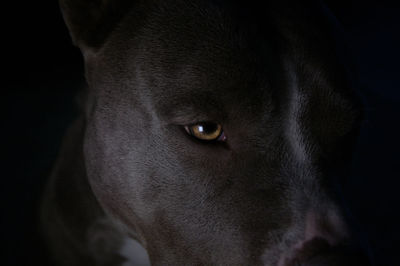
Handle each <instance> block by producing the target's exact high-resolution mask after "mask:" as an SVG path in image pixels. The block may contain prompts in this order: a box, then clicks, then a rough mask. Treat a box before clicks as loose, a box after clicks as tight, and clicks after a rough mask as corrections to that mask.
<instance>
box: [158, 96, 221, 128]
mask: <svg viewBox="0 0 400 266" xmlns="http://www.w3.org/2000/svg"><path fill="white" fill-rule="evenodd" d="M157 113H158V115H159V117H160V118H161V119H162V120H164V121H167V122H168V123H173V124H179V125H186V124H190V123H195V122H199V121H217V122H223V120H224V119H225V118H226V113H225V112H224V111H223V105H222V103H221V101H220V100H219V99H217V98H216V97H208V96H197V97H196V96H192V97H174V98H173V99H171V100H170V101H168V102H167V103H162V104H159V105H158V106H157Z"/></svg>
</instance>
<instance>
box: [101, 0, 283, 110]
mask: <svg viewBox="0 0 400 266" xmlns="http://www.w3.org/2000/svg"><path fill="white" fill-rule="evenodd" d="M163 3H164V2H162V1H160V2H157V3H155V4H153V5H149V6H147V7H146V8H145V11H144V10H140V9H138V10H132V13H130V14H128V15H127V16H126V18H125V19H124V21H123V23H122V24H121V27H120V28H119V29H117V32H116V34H114V36H112V37H111V38H110V40H109V41H108V43H107V44H106V46H105V48H104V58H105V59H104V60H105V61H107V62H111V63H117V64H119V65H120V67H119V68H118V69H119V72H118V73H116V75H119V76H123V77H122V78H121V80H126V79H129V78H130V77H131V78H135V79H136V80H137V81H140V82H142V83H145V84H146V86H147V87H148V88H149V90H150V91H151V93H153V94H157V93H158V94H159V95H157V96H156V97H153V98H157V99H161V98H165V97H167V96H168V97H169V96H171V97H172V96H176V95H177V96H179V97H181V98H184V97H187V98H193V96H196V95H198V96H199V97H200V96H202V97H203V98H208V100H209V101H210V102H211V100H215V101H217V100H218V99H220V98H223V97H228V96H232V97H237V98H240V97H244V96H246V98H250V97H251V95H254V97H261V96H262V95H265V94H266V93H268V88H270V87H271V82H272V79H273V78H274V77H275V76H276V75H274V72H276V71H277V69H278V68H279V66H278V65H279V61H280V60H279V58H278V57H279V54H280V53H279V52H277V49H279V48H278V45H277V34H275V33H274V31H273V29H272V28H271V27H269V25H270V23H269V22H268V16H267V13H268V10H267V9H265V10H258V11H257V12H259V13H264V14H265V16H260V17H252V16H251V15H252V14H253V13H254V10H253V9H252V10H242V9H240V8H239V7H238V6H235V5H232V4H230V5H227V4H226V3H222V2H220V1H177V2H176V4H174V5H171V4H169V5H168V4H166V3H165V4H163ZM141 14H146V15H145V16H144V15H143V16H142V17H140V15H141ZM259 20H263V21H262V22H260V21H259ZM116 50H118V51H119V52H118V53H116V52H115V51H116ZM233 95H235V96H233ZM175 98H176V97H175ZM242 99H243V98H242ZM178 102H179V101H178ZM253 102H254V101H253ZM216 105H218V104H217V103H216Z"/></svg>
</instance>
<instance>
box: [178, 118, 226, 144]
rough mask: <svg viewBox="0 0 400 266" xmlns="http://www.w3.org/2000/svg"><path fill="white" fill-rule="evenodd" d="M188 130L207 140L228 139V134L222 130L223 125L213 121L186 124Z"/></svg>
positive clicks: (191, 133)
mask: <svg viewBox="0 0 400 266" xmlns="http://www.w3.org/2000/svg"><path fill="white" fill-rule="evenodd" d="M185 130H186V132H187V133H188V134H189V135H191V136H193V137H195V138H197V139H199V140H205V141H226V136H225V134H224V131H223V130H222V126H221V125H220V124H217V123H213V122H201V123H197V124H193V125H190V126H185Z"/></svg>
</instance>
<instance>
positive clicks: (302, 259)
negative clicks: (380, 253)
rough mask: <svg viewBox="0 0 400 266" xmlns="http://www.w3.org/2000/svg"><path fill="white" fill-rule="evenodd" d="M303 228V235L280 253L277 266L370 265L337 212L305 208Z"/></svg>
mask: <svg viewBox="0 0 400 266" xmlns="http://www.w3.org/2000/svg"><path fill="white" fill-rule="evenodd" d="M304 232H305V233H304V239H303V240H301V241H300V242H299V243H297V244H296V245H295V246H294V247H292V250H291V252H288V253H286V254H285V255H283V256H282V257H281V260H280V263H279V264H278V265H279V266H317V265H318V266H333V265H335V266H338V265H340V266H350V265H352V266H361V265H363V266H367V265H370V263H369V262H368V258H367V256H366V255H365V254H364V252H363V251H362V250H361V249H360V248H359V247H358V245H356V244H355V242H356V241H352V240H351V233H350V231H349V228H348V226H347V225H346V223H345V221H344V219H343V218H342V217H341V216H340V215H339V214H338V212H335V211H329V212H326V213H324V214H321V213H318V212H315V211H310V212H308V213H307V215H306V221H305V231H304ZM288 254H290V255H288Z"/></svg>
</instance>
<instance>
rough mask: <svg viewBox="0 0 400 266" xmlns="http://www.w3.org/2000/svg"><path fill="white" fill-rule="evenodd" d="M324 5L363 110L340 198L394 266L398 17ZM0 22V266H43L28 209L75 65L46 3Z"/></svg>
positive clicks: (62, 118)
mask: <svg viewBox="0 0 400 266" xmlns="http://www.w3.org/2000/svg"><path fill="white" fill-rule="evenodd" d="M327 4H328V6H329V7H331V9H332V11H333V13H334V14H335V15H336V17H337V18H338V20H339V22H340V23H341V24H342V27H343V30H344V32H345V37H346V40H347V42H348V43H349V46H350V49H351V55H352V56H353V58H352V60H353V61H354V62H355V65H356V69H357V72H356V76H357V78H358V80H359V85H360V86H359V89H360V92H361V93H362V94H363V95H364V98H365V101H366V103H367V104H366V113H367V119H366V122H365V123H364V125H363V129H362V131H361V135H360V138H359V143H358V146H357V149H356V154H355V156H354V165H353V167H352V171H351V172H352V173H351V175H350V176H349V178H348V181H347V182H346V184H345V186H344V192H345V193H344V194H345V196H346V197H347V199H348V206H349V208H350V209H351V210H352V212H353V214H354V217H355V218H356V219H357V220H358V221H359V226H358V228H359V230H360V231H361V232H365V234H364V235H365V238H366V239H368V240H369V243H370V249H371V251H372V254H373V256H374V257H375V261H376V264H377V265H385V266H389V265H399V262H398V257H399V256H398V252H399V251H398V250H399V245H398V244H397V242H398V239H400V228H399V226H398V225H399V217H398V215H397V214H398V211H399V207H398V206H399V203H400V190H399V185H400V181H399V178H400V174H399V173H400V171H399V170H398V169H399V168H398V163H399V155H398V152H399V148H400V145H399V143H400V141H399V136H400V130H399V125H398V124H399V121H400V119H399V115H400V108H399V104H400V78H399V74H400V67H399V61H400V52H399V48H400V37H399V35H400V34H399V33H400V30H399V26H400V19H399V8H397V7H396V6H395V4H394V1H393V3H392V2H389V1H379V2H378V1H376V2H372V1H369V2H366V1H361V0H351V1H348V2H346V3H343V4H342V3H339V2H336V1H327ZM1 20H2V24H1V26H2V27H1V29H2V31H1V36H2V37H1V38H2V47H3V48H2V62H1V63H2V69H3V70H1V72H2V74H3V75H2V76H3V77H2V84H3V85H2V86H1V87H2V90H1V98H0V99H1V110H2V111H1V151H2V153H1V154H2V158H1V162H2V164H4V165H3V166H1V170H2V171H1V173H2V174H1V191H0V192H1V193H0V195H1V197H2V198H1V215H2V216H1V219H0V221H1V224H0V228H1V241H2V247H1V251H2V252H4V255H3V256H1V263H0V264H1V265H18V266H19V265H21V266H22V265H47V264H46V255H45V248H44V245H43V243H42V242H41V240H40V237H39V234H38V231H37V209H36V208H37V205H38V202H39V199H40V196H41V193H42V191H43V187H44V184H45V181H46V179H47V176H48V175H49V173H50V171H51V167H52V164H53V163H54V160H55V158H56V156H57V151H58V148H59V145H60V142H61V139H62V136H63V133H64V131H65V129H66V128H67V126H68V124H69V123H70V122H71V121H72V119H73V117H74V115H75V114H76V111H75V110H74V104H73V102H74V95H75V94H76V92H77V91H78V90H79V88H81V87H82V86H83V84H84V81H83V66H82V59H81V56H80V52H79V51H78V50H77V49H76V48H74V47H73V46H72V44H71V40H70V38H69V36H68V32H67V29H66V27H65V26H64V23H63V21H62V17H61V14H60V12H59V8H58V4H57V1H55V0H54V1H46V0H42V1H15V2H13V3H7V4H2V17H1ZM4 81H5V82H4ZM4 261H5V263H4Z"/></svg>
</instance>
